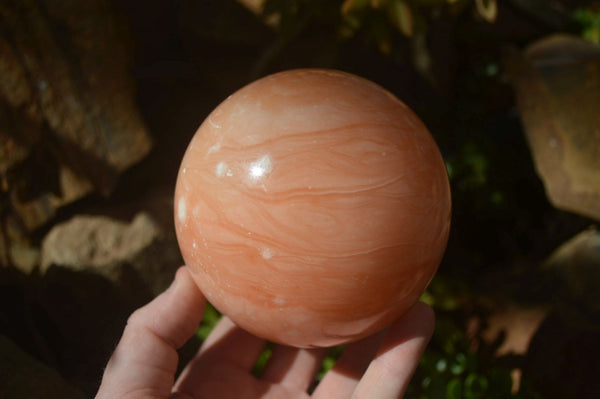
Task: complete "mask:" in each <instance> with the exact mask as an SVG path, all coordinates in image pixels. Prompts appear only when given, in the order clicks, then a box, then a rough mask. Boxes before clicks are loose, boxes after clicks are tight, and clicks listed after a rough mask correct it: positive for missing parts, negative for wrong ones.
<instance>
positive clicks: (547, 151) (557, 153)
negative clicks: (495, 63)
mask: <svg viewBox="0 0 600 399" xmlns="http://www.w3.org/2000/svg"><path fill="white" fill-rule="evenodd" d="M506 63H507V69H508V71H509V75H510V76H511V78H512V81H513V83H514V87H515V91H516V95H517V105H518V107H519V111H520V113H521V119H522V121H523V124H524V127H525V131H526V136H527V140H528V142H529V146H530V148H531V152H532V155H533V159H534V162H535V167H536V169H537V172H538V174H539V175H540V177H541V179H542V180H543V182H544V186H545V188H546V192H547V195H548V198H549V200H550V201H551V202H552V203H553V204H554V206H556V207H557V208H560V209H563V210H567V211H571V212H575V213H578V214H581V215H584V216H587V217H591V218H594V219H596V220H600V146H599V145H598V143H600V129H599V128H598V126H600V112H598V110H599V109H600V46H599V45H596V44H593V43H590V42H586V41H585V40H583V39H580V38H577V37H573V36H567V35H555V36H551V37H549V38H546V39H542V40H540V41H538V42H535V43H534V44H532V45H531V46H530V47H529V48H527V50H526V51H525V52H524V53H518V52H511V55H510V56H509V57H507V61H506Z"/></svg>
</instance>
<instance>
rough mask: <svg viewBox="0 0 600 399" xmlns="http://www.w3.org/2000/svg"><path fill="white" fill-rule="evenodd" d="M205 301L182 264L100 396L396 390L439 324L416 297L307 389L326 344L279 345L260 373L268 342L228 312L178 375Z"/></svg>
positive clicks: (130, 326) (138, 319) (138, 315)
mask: <svg viewBox="0 0 600 399" xmlns="http://www.w3.org/2000/svg"><path fill="white" fill-rule="evenodd" d="M205 303H206V301H205V299H204V297H203V296H202V294H201V292H200V290H199V289H198V288H197V286H196V284H195V283H194V281H193V280H192V278H191V276H190V274H189V272H188V270H187V268H186V267H182V268H180V269H179V270H178V271H177V274H176V276H175V281H174V282H173V284H172V285H171V287H169V289H168V290H167V291H165V292H164V293H162V294H161V295H159V296H158V297H157V298H156V299H154V300H153V301H152V302H150V303H149V304H147V305H146V306H144V307H142V308H140V309H138V310H137V311H135V312H134V313H133V314H132V315H131V317H130V318H129V320H128V322H127V326H126V327H125V331H124V332H123V336H122V337H121V340H120V342H119V344H118V345H117V348H116V349H115V352H114V353H113V355H112V357H111V358H110V360H109V362H108V365H107V367H106V370H105V371H104V376H103V378H102V384H101V386H100V389H99V391H98V394H97V396H96V399H115V398H120V399H137V398H144V399H167V398H170V399H199V398H218V399H229V398H232V399H245V398H248V399H258V398H261V399H264V398H272V399H277V398H285V399H293V398H326V399H336V398H376V399H387V398H398V397H401V396H402V395H403V393H404V392H405V390H406V388H407V385H408V382H409V380H410V378H411V376H412V374H413V372H414V370H415V369H416V367H417V364H418V362H419V359H420V357H421V355H422V353H423V350H424V349H425V346H426V345H427V342H428V341H429V339H430V337H431V334H432V332H433V326H434V315H433V311H432V310H431V308H429V307H428V306H427V305H425V304H422V303H417V304H416V305H415V306H414V307H413V308H412V309H411V310H409V311H408V313H407V314H405V315H404V316H403V317H402V318H401V319H400V320H398V321H397V322H395V323H394V324H393V325H391V326H390V327H389V328H388V329H386V331H385V332H382V333H379V334H375V335H373V336H371V337H368V338H365V339H363V340H361V341H358V342H355V343H352V344H349V345H347V346H346V348H345V350H344V352H343V354H342V355H341V357H340V358H339V360H338V361H337V363H336V364H335V366H334V367H333V368H332V369H331V370H330V371H329V372H328V373H327V374H326V375H325V377H324V378H323V379H322V381H321V382H320V383H319V385H318V386H317V388H316V389H315V390H314V392H312V393H311V394H309V393H307V389H308V388H309V386H310V385H311V383H312V381H313V379H314V376H315V374H316V373H317V372H318V371H319V369H320V366H321V362H322V360H323V358H324V357H325V355H326V353H327V351H326V349H297V348H291V347H286V346H282V345H276V346H275V347H274V349H273V353H272V355H271V358H270V359H269V362H268V363H267V365H266V367H265V370H264V371H263V373H262V375H261V377H260V378H256V377H254V376H253V375H252V373H251V370H252V368H253V366H254V363H255V361H256V359H257V357H258V356H259V354H260V353H261V351H262V350H263V349H264V346H265V344H266V342H265V341H264V340H262V339H261V338H258V337H255V336H253V335H251V334H249V333H247V332H245V331H243V330H242V329H240V328H239V327H237V326H236V325H235V324H233V322H232V321H231V320H230V319H229V318H227V317H223V318H222V319H221V321H220V322H219V323H218V324H217V326H216V327H215V328H214V330H213V331H212V333H211V334H210V335H209V336H208V338H207V339H206V341H205V342H204V343H203V345H202V347H201V348H200V350H199V351H198V353H197V354H196V356H195V357H194V358H193V359H192V360H191V361H190V363H189V364H188V365H187V366H186V367H185V369H184V370H183V372H182V373H181V375H180V376H179V378H178V379H177V381H175V373H176V370H177V363H178V355H177V349H178V348H180V347H181V346H182V345H183V344H184V343H185V342H186V341H187V340H188V339H190V338H191V337H192V336H193V334H194V332H195V331H196V329H197V327H198V324H199V323H200V320H201V318H202V314H203V312H204V306H205Z"/></svg>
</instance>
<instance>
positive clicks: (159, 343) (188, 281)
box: [96, 267, 205, 399]
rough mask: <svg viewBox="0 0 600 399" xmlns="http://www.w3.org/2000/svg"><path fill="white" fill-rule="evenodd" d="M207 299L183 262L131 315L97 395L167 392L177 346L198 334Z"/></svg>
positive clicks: (145, 395) (149, 395) (151, 395)
mask: <svg viewBox="0 0 600 399" xmlns="http://www.w3.org/2000/svg"><path fill="white" fill-rule="evenodd" d="M204 304H205V300H204V297H203V296H202V294H201V293H200V290H199V289H198V287H197V286H196V284H195V283H194V281H193V280H192V278H191V276H190V274H189V272H188V270H187V268H185V267H182V268H180V269H179V270H178V271H177V274H176V275H175V281H174V282H173V283H172V284H171V287H169V289H168V290H166V291H165V292H163V293H162V294H161V295H159V296H158V297H156V298H155V299H154V300H153V301H152V302H150V303H149V304H147V305H146V306H144V307H142V308H140V309H138V310H136V311H135V312H134V313H133V314H132V315H131V316H130V317H129V320H128V321H127V326H126V327H125V331H124V332H123V336H122V337H121V340H120V342H119V344H118V345H117V348H116V349H115V351H114V353H113V355H112V356H111V358H110V360H109V362H108V365H107V367H106V370H105V371H104V376H103V378H102V383H101V385H100V389H99V391H98V394H97V396H96V399H104V398H107V399H108V398H119V397H125V396H127V397H128V398H142V397H143V398H165V397H167V396H168V395H169V393H170V392H171V388H172V386H173V380H174V378H175V377H174V376H175V372H176V369H177V361H178V356H177V349H178V348H179V347H181V346H182V345H183V344H184V343H185V342H186V341H187V340H188V339H189V338H190V337H191V336H192V335H193V334H194V332H195V330H196V328H197V327H198V324H199V323H200V320H201V318H202V313H203V312H204Z"/></svg>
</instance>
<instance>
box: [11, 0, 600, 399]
mask: <svg viewBox="0 0 600 399" xmlns="http://www.w3.org/2000/svg"><path fill="white" fill-rule="evenodd" d="M599 43H600V2H598V1H583V0H323V1H317V0H237V1H236V0H220V1H216V0H215V1H208V0H145V1H141V0H119V1H117V0H87V1H75V0H66V1H64V0H35V1H34V0H1V1H0V179H1V181H0V264H1V266H0V299H1V300H0V397H2V398H29V397H31V398H33V397H35V398H58V397H60V398H67V399H68V398H84V397H92V396H93V395H94V393H95V391H96V389H97V387H98V384H99V381H100V378H101V374H102V371H103V367H104V365H105V364H106V361H107V359H108V357H109V356H110V353H111V351H112V350H113V348H114V346H115V343H116V341H117V339H118V337H119V336H120V334H121V331H122V329H123V326H124V324H125V322H126V319H127V316H128V315H129V314H130V313H131V312H132V311H133V310H134V309H135V308H137V307H139V306H141V305H142V304H144V303H146V302H147V301H149V300H150V299H151V298H152V297H153V296H155V295H156V294H157V293H159V292H161V291H162V290H163V289H164V288H165V287H166V286H167V285H168V284H169V282H170V281H171V279H172V277H173V273H174V271H175V270H176V268H177V267H178V266H179V265H180V264H181V263H182V259H181V258H180V255H179V250H178V248H177V243H176V240H175V236H174V230H173V222H172V208H173V201H172V196H173V191H174V184H175V179H176V175H177V171H178V166H179V162H180V160H181V157H182V155H183V152H184V151H185V148H186V146H187V143H188V141H189V140H190V139H191V137H192V135H193V133H194V132H195V130H196V128H197V127H198V126H199V125H200V123H201V122H202V121H203V119H204V118H205V117H206V116H207V115H208V113H209V112H210V111H211V110H212V109H213V108H214V107H215V106H216V105H218V104H219V103H220V102H221V101H222V100H223V99H225V98H226V97H227V96H228V95H229V94H231V93H232V92H233V91H235V90H237V89H238V88H240V87H241V86H243V85H245V84H246V83H248V82H250V81H252V80H254V79H257V78H259V77H261V76H264V75H266V74H269V73H272V72H276V71H280V70H285V69H291V68H298V67H326V68H336V69H341V70H345V71H348V72H352V73H355V74H358V75H360V76H363V77H365V78H367V79H371V80H373V81H375V82H377V83H378V84H380V85H382V86H383V87H385V88H387V89H388V90H390V91H391V92H393V93H394V94H396V95H397V96H398V97H399V98H401V99H402V100H403V101H405V102H406V103H407V104H408V105H409V106H410V107H412V108H413V109H414V110H415V111H416V112H417V114H419V115H420V116H421V118H422V119H423V120H424V122H425V123H426V124H427V126H428V127H429V128H430V130H431V132H432V134H433V136H434V137H435V139H436V140H437V142H438V144H439V146H440V148H441V151H442V153H443V155H444V158H445V160H446V164H447V168H448V173H449V176H450V181H451V184H452V192H453V206H454V209H453V226H452V232H451V237H450V242H449V244H448V250H447V253H446V257H445V259H444V261H443V263H442V265H441V266H440V269H439V272H438V274H437V276H436V277H435V279H434V281H433V282H432V284H431V286H430V287H429V289H428V291H427V292H426V293H425V294H424V296H423V298H422V299H423V300H424V301H425V302H427V303H429V304H431V305H432V306H433V307H434V308H435V310H436V313H437V318H438V319H437V327H436V332H435V335H434V337H433V339H432V342H431V343H430V345H429V347H428V349H427V352H426V353H425V355H424V357H423V359H422V361H421V365H420V367H419V369H418V371H417V373H416V374H415V376H414V378H413V381H412V383H411V386H410V389H409V392H408V394H407V397H409V398H450V399H454V398H467V399H474V398H571V397H577V398H598V397H600V379H599V378H598V377H597V374H598V370H600V289H599V288H600V233H599V232H598V230H597V227H596V225H597V223H598V221H600V44H599ZM217 318H218V314H217V313H216V311H214V309H210V310H209V312H208V313H207V315H206V317H205V319H204V321H203V324H202V326H201V328H200V329H199V331H198V334H197V337H195V338H194V339H193V340H192V341H191V342H190V343H189V344H188V345H186V347H184V348H183V349H182V359H183V361H185V359H189V357H190V356H191V355H192V354H193V353H194V351H195V350H196V348H197V347H198V345H199V344H200V342H201V341H202V339H203V338H204V337H205V336H206V334H207V333H208V331H210V328H211V326H212V325H214V323H215V321H216V319H217ZM339 350H340V348H335V349H333V350H332V352H331V356H330V357H328V359H327V360H326V361H325V363H324V366H323V367H324V370H323V371H325V370H326V369H327V368H328V367H331V364H332V363H333V362H334V361H335V357H336V356H337V354H338V353H339ZM268 356H269V352H268V350H267V351H266V352H265V353H264V354H263V355H262V356H261V359H259V364H258V365H257V372H259V369H260V367H261V363H264V362H265V361H266V359H268Z"/></svg>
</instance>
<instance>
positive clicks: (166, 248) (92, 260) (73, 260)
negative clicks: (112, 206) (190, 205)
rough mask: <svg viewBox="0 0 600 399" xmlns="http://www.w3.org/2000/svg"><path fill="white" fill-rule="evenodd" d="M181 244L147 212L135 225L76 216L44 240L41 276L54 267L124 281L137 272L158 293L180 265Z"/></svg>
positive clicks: (136, 220)
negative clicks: (129, 273)
mask: <svg viewBox="0 0 600 399" xmlns="http://www.w3.org/2000/svg"><path fill="white" fill-rule="evenodd" d="M179 262H180V260H179V253H178V248H177V244H176V243H174V242H173V241H172V240H169V239H167V237H165V235H164V234H163V233H162V232H161V230H160V228H159V227H158V225H157V224H156V223H155V221H154V220H153V219H152V218H151V217H150V216H149V215H148V214H146V213H139V214H137V215H136V216H135V217H134V219H133V221H132V222H131V224H126V223H124V222H121V221H118V220H114V219H110V218H107V217H104V216H75V217H74V218H73V219H71V220H69V221H67V222H65V223H62V224H58V225H56V226H55V227H54V228H53V229H52V230H51V231H50V232H49V233H48V234H47V235H46V237H45V238H44V240H43V242H42V255H41V272H42V273H46V272H47V271H48V270H49V269H50V268H51V266H60V267H63V268H67V269H70V270H74V271H78V270H79V271H87V272H94V273H99V274H101V275H103V276H105V277H106V278H108V279H109V280H111V281H113V282H115V283H119V282H120V281H121V279H122V276H123V273H124V268H126V267H130V268H132V269H133V270H134V271H135V272H136V273H137V274H138V275H139V278H140V279H141V280H143V281H145V283H146V284H147V286H148V289H149V290H150V291H151V292H153V293H155V294H158V293H159V292H161V291H162V290H163V289H164V288H165V287H166V286H168V284H169V283H170V281H171V279H172V277H173V273H174V271H175V270H176V268H177V267H178V266H180V263H179Z"/></svg>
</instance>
